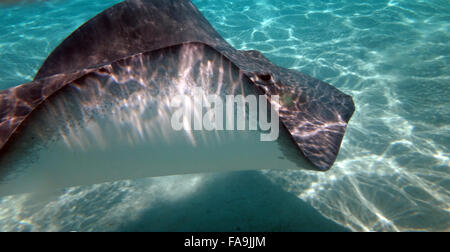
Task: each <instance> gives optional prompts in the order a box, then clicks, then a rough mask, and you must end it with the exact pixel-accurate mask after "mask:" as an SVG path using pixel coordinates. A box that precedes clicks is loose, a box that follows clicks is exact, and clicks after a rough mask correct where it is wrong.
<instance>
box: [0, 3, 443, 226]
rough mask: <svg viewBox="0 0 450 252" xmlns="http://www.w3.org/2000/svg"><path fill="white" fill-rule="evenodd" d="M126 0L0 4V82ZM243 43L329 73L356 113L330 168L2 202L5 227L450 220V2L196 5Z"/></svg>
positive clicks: (192, 178)
mask: <svg viewBox="0 0 450 252" xmlns="http://www.w3.org/2000/svg"><path fill="white" fill-rule="evenodd" d="M117 2H119V1H86V0H71V1H69V0H55V1H43V2H36V3H32V4H26V5H20V6H18V5H14V6H3V7H0V13H1V15H0V23H1V24H2V26H1V27H0V58H1V60H0V89H5V88H8V87H12V86H15V85H17V84H20V83H24V82H27V81H30V80H31V79H32V78H33V76H34V74H35V73H36V71H37V69H38V68H39V66H40V64H41V63H42V62H43V61H44V59H45V58H46V57H47V55H48V54H49V53H50V52H51V51H52V49H53V48H54V47H56V46H57V45H58V44H59V43H60V42H61V41H62V40H63V39H64V38H65V37H66V36H67V35H69V34H70V33H71V32H72V31H73V30H74V29H76V28H77V27H78V26H79V25H81V24H82V23H84V22H85V21H87V20H88V19H89V18H91V17H93V16H94V15H96V14H97V13H99V12H100V11H102V10H103V9H105V8H107V7H109V6H111V5H113V4H114V3H117ZM194 3H195V4H196V5H197V6H198V8H199V9H200V10H201V12H202V13H203V14H204V15H205V16H206V18H207V19H208V20H209V21H210V22H211V23H212V25H213V26H214V27H215V28H216V29H217V30H218V31H219V33H221V34H222V36H223V37H224V38H225V39H226V40H227V41H229V42H230V43H231V44H232V45H233V46H234V47H236V48H237V49H256V50H260V51H261V52H263V53H264V54H265V55H266V56H267V57H268V58H269V59H270V60H272V61H273V62H274V63H276V64H278V65H281V66H284V67H287V68H292V69H296V70H299V71H301V72H304V73H306V74H309V75H312V76H314V77H316V78H318V79H322V80H324V81H327V82H329V83H331V84H333V85H335V86H336V87H338V88H339V89H340V90H342V91H343V92H345V93H347V94H350V95H352V96H353V98H354V100H355V103H356V107H357V110H356V113H355V115H354V116H353V118H352V120H351V122H350V124H349V127H348V131H347V134H346V136H345V139H344V142H343V145H342V149H341V152H340V155H339V157H338V160H337V163H336V164H335V166H334V167H333V168H332V170H331V171H329V172H327V173H316V172H310V171H284V172H282V171H269V170H268V171H263V172H256V171H255V172H240V173H224V174H209V175H203V174H199V175H187V176H172V177H163V178H152V179H139V180H128V181H119V182H114V183H105V184H98V185H93V186H83V187H74V188H68V189H65V190H60V191H58V192H55V193H54V194H51V195H36V194H26V195H18V196H9V197H3V198H1V199H0V230H2V231H8V230H29V231H39V230H44V231H54V230H64V231H69V230H78V231H86V230H100V231H103V230H106V231H107V230H112V231H117V230H225V231H231V230H243V231H247V230H269V231H270V230H275V231H278V230H280V231H281V230H288V231H293V230H344V229H345V228H347V229H350V230H354V231H404V230H420V231H422V230H426V231H437V230H447V231H448V230H449V228H450V194H449V190H450V169H449V167H450V110H449V109H448V108H449V107H450V86H449V83H450V64H449V56H450V43H448V41H450V4H449V3H448V1H439V0H435V1H433V0H430V1H411V0H404V1H394V0H391V1H382V0H376V1H375V0H374V1H365V2H364V3H360V2H359V1H350V0H341V1H337V0H336V1H318V0H304V1H292V0H289V1H287V0H286V1H259V0H254V1H200V0H197V1H194Z"/></svg>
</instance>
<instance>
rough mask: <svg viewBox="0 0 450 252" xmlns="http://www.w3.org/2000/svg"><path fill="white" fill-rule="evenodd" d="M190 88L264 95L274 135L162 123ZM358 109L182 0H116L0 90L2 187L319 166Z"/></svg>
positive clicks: (331, 157)
mask: <svg viewBox="0 0 450 252" xmlns="http://www.w3.org/2000/svg"><path fill="white" fill-rule="evenodd" d="M195 87H202V89H203V90H205V92H206V93H208V94H216V95H219V96H225V95H230V94H233V95H239V94H240V95H246V94H257V95H262V96H263V97H265V98H266V99H267V101H268V103H269V104H270V105H271V106H272V109H269V110H268V111H267V112H268V114H273V113H276V115H277V118H279V126H280V130H281V132H280V136H279V138H278V139H277V141H275V142H260V141H258V136H257V134H256V132H251V131H233V132H225V131H224V132H217V131H211V132H209V131H208V132H206V131H199V132H197V131H183V132H177V131H174V130H172V129H170V123H169V121H170V119H169V118H170V116H171V115H172V114H173V110H172V109H171V108H170V106H168V104H169V103H170V99H171V98H173V97H174V95H175V94H176V93H179V92H182V93H184V94H186V93H189V92H190V90H193V89H194V88H195ZM272 97H280V99H277V100H274V99H272ZM274 107H277V110H276V111H275V110H274V109H273V108H274ZM354 109H355V107H354V103H353V100H352V98H351V97H350V96H349V95H346V94H344V93H342V92H341V91H339V90H338V89H337V88H335V87H333V86H332V85H330V84H328V83H325V82H323V81H320V80H317V79H314V78H312V77H310V76H308V75H305V74H303V73H300V72H298V71H295V70H290V69H286V68H282V67H279V66H276V65H274V64H273V63H272V62H270V61H269V60H268V59H267V58H266V57H265V56H264V55H263V54H262V53H260V52H258V51H255V50H249V51H243V50H236V49H235V48H233V47H232V46H231V45H230V44H228V43H227V42H226V41H225V40H224V39H223V38H222V37H221V35H220V34H219V33H217V32H216V31H215V30H214V28H213V27H212V26H211V25H210V24H209V22H208V21H207V20H206V19H205V18H204V17H203V16H202V14H201V13H200V12H199V11H198V10H197V8H196V7H195V6H194V5H193V4H192V3H191V2H190V1H188V0H129V1H124V2H121V3H119V4H116V5H114V6H112V7H111V8H109V9H107V10H105V11H103V12H102V13H100V14H98V15H97V16H96V17H94V18H92V19H91V20H89V21H88V22H86V23H85V24H84V25H82V26H81V27H80V28H78V29H77V30H76V31H75V32H73V33H72V34H71V35H70V36H69V37H67V38H66V39H65V40H64V41H63V42H62V43H61V44H60V45H59V46H58V47H57V48H56V49H55V50H54V51H53V52H52V53H51V54H50V55H49V57H48V58H47V59H46V60H45V62H44V63H43V65H42V67H41V68H40V69H39V71H38V73H37V74H36V76H35V78H34V80H33V81H32V82H30V83H26V84H22V85H19V86H16V87H13V88H10V89H7V90H4V91H2V92H0V194H2V195H5V194H11V193H20V192H29V191H35V190H41V189H42V188H45V189H52V188H61V187H67V186H74V185H81V184H92V183H97V182H104V181H114V180H119V179H128V178H140V177H149V176H165V175H175V174H185V173H199V172H217V171H231V170H248V169H298V168H306V169H311V170H317V171H326V170H328V169H330V168H331V166H332V165H333V163H334V162H335V160H336V158H337V155H338V152H339V148H340V145H341V142H342V140H343V137H344V133H345V130H346V127H347V124H348V122H349V120H350V118H351V116H352V114H353V112H354ZM259 116H260V115H259ZM246 120H247V121H248V120H249V119H248V118H246Z"/></svg>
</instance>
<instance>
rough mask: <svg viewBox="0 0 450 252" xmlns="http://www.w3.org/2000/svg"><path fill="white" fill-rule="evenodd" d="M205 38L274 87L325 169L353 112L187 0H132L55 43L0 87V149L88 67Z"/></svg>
mask: <svg viewBox="0 0 450 252" xmlns="http://www.w3.org/2000/svg"><path fill="white" fill-rule="evenodd" d="M190 42H197V43H201V44H205V45H208V46H210V47H212V48H214V50H216V51H217V52H219V53H220V54H222V55H223V56H224V57H226V58H227V59H229V60H230V61H231V62H233V63H234V64H235V65H236V66H237V67H238V68H239V69H240V71H242V72H243V73H244V74H245V75H246V76H247V77H248V78H249V79H250V80H251V81H252V82H253V83H254V84H255V85H256V86H257V87H259V88H260V90H262V91H263V92H264V93H265V94H266V96H267V97H268V99H269V100H271V99H270V97H271V96H272V95H280V97H281V98H282V99H281V102H280V104H272V105H274V106H279V107H280V121H281V122H282V123H283V125H284V126H285V127H286V129H287V130H288V131H289V133H290V135H291V137H292V139H293V140H294V142H295V143H296V145H297V146H298V148H299V150H300V151H301V154H302V155H304V156H305V157H306V158H307V159H309V161H311V163H312V164H314V165H315V166H316V168H317V169H318V170H327V169H329V168H330V167H331V166H332V165H333V163H334V161H335V159H336V156H337V154H338V151H339V148H340V144H341V142H342V139H343V136H344V133H345V129H346V126H347V123H348V121H349V119H350V117H351V115H352V114H353V112H354V104H353V101H352V98H351V97H350V96H348V95H345V94H343V93H342V92H340V91H339V90H338V89H336V88H334V87H333V86H331V85H329V84H327V83H324V82H321V81H318V80H316V79H314V78H311V77H309V76H306V75H304V74H301V73H299V72H296V71H292V70H288V69H284V68H280V67H277V66H275V65H274V64H272V63H271V62H270V61H269V60H267V59H266V58H265V57H264V56H263V55H262V54H261V53H259V52H257V51H238V50H236V49H234V48H233V47H231V46H230V45H229V44H228V43H227V42H226V41H225V40H224V39H223V38H222V37H221V36H220V35H219V34H218V33H217V32H216V31H215V30H214V29H213V28H212V26H211V25H210V24H209V22H208V21H207V20H206V19H205V18H204V17H203V16H202V15H201V13H200V12H199V11H198V10H197V9H196V8H195V6H194V5H193V4H192V3H191V2H190V1H188V0H130V1H125V2H122V3H119V4H117V5H115V6H113V7H111V8H109V9H107V10H106V11H104V12H102V13H101V14H99V15H97V16H96V17H94V18H93V19H91V20H90V21H88V22H87V23H85V24H84V25H83V26H81V27H80V28H79V29H78V30H76V31H75V32H74V33H73V34H71V35H70V36H69V37H68V38H67V39H66V40H64V42H63V43H62V44H61V45H59V46H58V47H57V48H56V49H55V50H54V51H53V52H52V54H51V55H50V56H49V57H48V58H47V60H46V61H45V62H44V64H43V65H42V67H41V69H40V70H39V71H38V73H37V75H36V78H35V81H34V82H32V83H29V84H25V85H22V86H18V87H15V88H12V89H9V90H6V91H3V92H1V93H0V111H1V112H0V149H1V148H2V147H3V146H4V145H5V143H7V141H8V140H9V139H10V137H11V135H12V134H13V133H14V132H15V131H16V129H17V128H18V126H19V125H20V124H21V123H22V122H23V120H24V119H25V118H26V117H27V116H28V115H29V114H30V113H31V112H32V111H33V110H34V109H35V108H36V107H37V106H38V105H39V104H41V103H42V102H43V101H45V99H47V98H48V97H50V96H51V95H52V94H54V93H55V92H56V91H58V90H60V89H61V88H62V87H64V86H65V85H67V84H68V83H70V82H72V81H74V80H76V79H78V78H80V77H82V76H83V75H86V74H88V73H90V72H92V71H95V70H98V69H101V68H102V67H103V66H105V65H109V64H111V63H113V62H116V61H118V60H120V59H123V58H127V57H130V56H132V55H135V54H139V53H143V52H150V51H155V50H158V49H162V48H167V47H170V46H174V45H179V44H187V43H190Z"/></svg>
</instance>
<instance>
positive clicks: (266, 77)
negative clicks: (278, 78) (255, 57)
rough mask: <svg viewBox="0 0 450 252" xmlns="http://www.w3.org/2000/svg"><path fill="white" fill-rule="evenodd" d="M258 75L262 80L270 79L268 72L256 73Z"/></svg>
mask: <svg viewBox="0 0 450 252" xmlns="http://www.w3.org/2000/svg"><path fill="white" fill-rule="evenodd" d="M258 77H259V78H260V79H261V80H262V81H270V80H271V79H272V75H270V74H268V73H263V74H258Z"/></svg>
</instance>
